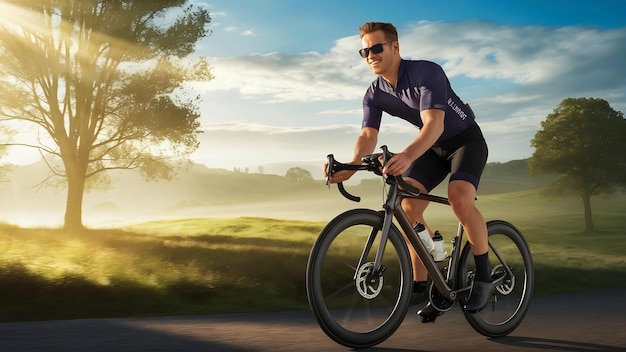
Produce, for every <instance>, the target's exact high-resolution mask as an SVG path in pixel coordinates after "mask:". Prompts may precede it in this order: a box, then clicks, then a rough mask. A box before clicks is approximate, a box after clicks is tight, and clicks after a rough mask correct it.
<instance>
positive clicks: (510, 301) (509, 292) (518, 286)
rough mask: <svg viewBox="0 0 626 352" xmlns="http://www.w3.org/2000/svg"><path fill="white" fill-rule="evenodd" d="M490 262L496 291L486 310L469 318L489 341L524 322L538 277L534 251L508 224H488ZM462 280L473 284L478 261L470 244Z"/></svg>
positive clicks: (466, 315) (460, 272)
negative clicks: (533, 255)
mask: <svg viewBox="0 0 626 352" xmlns="http://www.w3.org/2000/svg"><path fill="white" fill-rule="evenodd" d="M487 232H488V234H489V262H490V266H491V277H492V279H493V280H494V282H496V283H497V284H496V289H495V292H494V295H493V297H491V301H490V302H489V304H488V305H487V307H485V308H484V309H483V310H481V311H480V312H478V313H475V314H472V313H468V312H465V318H466V319H467V321H468V322H469V323H470V325H471V326H472V327H473V328H474V330H476V331H477V332H478V333H480V334H482V335H484V336H488V337H502V336H506V335H508V334H509V333H511V332H512V331H513V330H515V329H516V328H517V327H518V326H519V324H520V323H521V322H522V320H523V319H524V316H525V315H526V312H527V311H528V306H529V304H530V300H531V298H532V293H533V287H534V283H535V274H534V270H533V262H532V258H531V254H530V249H529V248H528V244H527V243H526V240H525V239H524V237H523V236H522V234H521V233H520V232H519V230H517V228H515V227H514V226H513V225H511V224H509V223H507V222H504V221H490V222H488V223H487ZM460 264H461V265H460V266H459V269H460V270H459V278H464V277H465V278H467V284H468V285H469V284H470V283H471V279H472V277H473V272H474V267H475V264H474V259H473V255H472V252H471V249H470V246H469V244H467V245H466V246H465V247H464V248H463V253H462V255H461V263H460Z"/></svg>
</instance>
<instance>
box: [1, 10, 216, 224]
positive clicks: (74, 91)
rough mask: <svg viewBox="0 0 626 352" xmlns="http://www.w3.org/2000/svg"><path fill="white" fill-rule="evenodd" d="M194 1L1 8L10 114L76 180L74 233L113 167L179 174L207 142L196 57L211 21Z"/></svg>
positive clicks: (202, 68)
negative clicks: (86, 203)
mask: <svg viewBox="0 0 626 352" xmlns="http://www.w3.org/2000/svg"><path fill="white" fill-rule="evenodd" d="M185 3H186V1H185V0H159V1H142V0H20V1H13V2H7V1H5V2H3V3H2V4H1V5H0V6H1V8H0V86H2V87H3V88H0V106H2V108H0V109H1V110H0V117H1V118H2V119H3V121H5V122H6V121H9V122H11V121H12V122H15V121H19V122H20V123H22V125H24V126H26V125H28V126H30V127H29V128H31V129H32V131H33V133H32V134H31V135H32V139H31V142H30V143H24V144H23V145H26V146H28V147H32V148H36V149H38V150H39V151H40V153H41V155H42V157H44V160H45V161H46V163H47V164H48V165H49V167H50V170H51V172H52V175H55V176H61V177H63V178H64V179H65V180H66V185H67V192H68V197H67V205H66V214H65V227H66V228H70V229H76V228H77V229H80V228H82V201H83V194H84V191H85V190H87V189H88V188H89V187H90V186H98V185H102V184H103V182H104V181H105V180H106V174H105V173H104V171H106V170H111V169H138V170H141V172H142V174H143V175H144V176H145V177H147V178H153V179H158V178H170V177H172V175H173V173H174V171H175V164H174V163H173V160H180V159H181V158H182V157H184V156H185V155H188V154H189V153H191V152H193V151H194V150H195V149H196V148H197V146H198V141H197V133H198V132H199V131H198V129H199V127H200V125H199V122H198V118H199V116H200V115H199V112H198V109H197V103H198V98H197V97H188V96H186V93H185V92H186V91H185V89H184V83H185V82H186V81H190V80H210V79H211V78H212V77H211V73H210V68H209V66H208V64H207V62H206V60H205V59H203V58H198V59H197V60H193V61H192V60H188V59H187V58H188V57H189V56H190V54H192V52H193V50H194V46H195V44H196V43H197V41H198V40H200V39H201V38H203V37H205V36H206V35H207V34H208V33H209V30H208V24H209V23H210V21H211V18H210V16H209V13H208V11H207V10H206V8H204V7H194V6H192V5H189V6H186V7H185Z"/></svg>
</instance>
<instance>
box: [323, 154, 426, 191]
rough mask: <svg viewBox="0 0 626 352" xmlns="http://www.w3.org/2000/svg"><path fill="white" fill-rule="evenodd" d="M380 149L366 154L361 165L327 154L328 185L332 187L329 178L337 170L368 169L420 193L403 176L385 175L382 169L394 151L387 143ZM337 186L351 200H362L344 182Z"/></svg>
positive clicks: (405, 188)
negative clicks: (351, 192)
mask: <svg viewBox="0 0 626 352" xmlns="http://www.w3.org/2000/svg"><path fill="white" fill-rule="evenodd" d="M380 149H381V150H382V153H375V154H370V155H366V156H364V157H363V158H362V159H361V161H362V162H363V163H362V164H360V165H354V164H344V163H341V162H339V161H337V160H335V157H334V156H333V154H329V155H328V156H327V158H328V165H327V167H326V185H327V186H328V187H329V188H330V183H329V179H330V177H331V176H332V174H333V173H334V172H335V171H341V170H355V171H360V170H366V171H370V172H373V173H375V174H376V175H379V176H382V177H384V178H385V179H386V181H387V182H388V183H394V182H397V184H398V185H400V186H401V187H402V188H403V189H404V190H406V191H408V192H410V193H414V194H417V195H418V194H420V191H419V189H417V188H416V187H413V186H412V185H410V184H408V183H407V182H406V181H404V179H403V178H402V176H397V177H396V176H390V175H385V174H383V173H382V171H381V170H382V169H383V167H384V166H385V164H387V160H389V158H391V156H393V153H391V152H390V151H389V150H388V148H387V146H386V145H383V146H382V147H380ZM337 187H338V188H339V192H341V194H342V195H343V196H344V197H346V198H348V199H349V200H351V201H354V202H360V201H361V197H357V196H354V195H352V194H350V193H349V192H348V191H346V188H345V187H344V185H343V182H338V183H337Z"/></svg>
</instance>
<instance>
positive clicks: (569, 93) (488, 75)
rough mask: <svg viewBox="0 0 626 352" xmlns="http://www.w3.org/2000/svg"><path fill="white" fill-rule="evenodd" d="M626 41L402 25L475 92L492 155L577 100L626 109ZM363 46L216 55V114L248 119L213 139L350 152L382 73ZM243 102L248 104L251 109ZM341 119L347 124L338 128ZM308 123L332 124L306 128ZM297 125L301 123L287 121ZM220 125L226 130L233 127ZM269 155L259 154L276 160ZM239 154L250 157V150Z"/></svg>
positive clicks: (422, 52)
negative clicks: (367, 94) (368, 95)
mask: <svg viewBox="0 0 626 352" xmlns="http://www.w3.org/2000/svg"><path fill="white" fill-rule="evenodd" d="M624 43H626V28H621V29H614V30H599V29H595V28H588V27H562V28H553V27H511V26H500V25H496V24H493V23H488V22H479V21H473V22H460V23H430V22H421V23H418V24H415V25H414V26H412V27H409V28H405V29H400V45H401V53H402V55H403V56H404V57H405V58H414V59H428V60H433V61H436V62H438V63H440V64H442V66H443V67H444V68H445V70H446V72H447V74H448V76H449V77H450V78H451V81H452V83H453V86H454V87H455V90H457V92H458V93H459V94H460V95H461V97H462V98H463V97H466V96H471V104H472V108H473V109H474V111H475V112H476V113H477V116H478V120H479V123H480V125H481V126H482V128H483V131H484V133H485V136H486V137H487V138H488V142H489V143H490V149H491V150H492V151H493V152H492V153H491V154H490V161H494V159H495V161H506V160H507V158H509V159H508V160H510V158H522V157H528V156H529V155H530V153H529V140H530V139H531V138H532V137H533V136H534V133H535V132H536V131H537V130H538V129H539V127H540V125H539V123H540V121H542V120H543V119H545V117H546V116H547V114H549V113H551V112H552V110H553V109H554V108H555V107H556V106H557V105H558V104H559V103H560V102H561V101H562V100H563V99H565V98H567V97H580V96H587V97H590V96H593V97H599V98H603V99H607V100H608V101H609V103H610V104H611V106H613V107H614V108H615V109H618V110H619V109H620V108H621V109H622V111H623V109H624V108H626V94H625V93H624V92H626V65H624V64H623V58H624V57H626V45H624ZM359 47H360V40H359V38H358V36H349V37H344V38H340V39H338V40H337V41H336V42H335V43H334V45H333V46H332V47H331V48H330V49H329V50H328V51H327V52H306V53H299V54H293V55H287V54H281V53H277V52H273V53H263V54H252V55H245V56H239V57H230V58H226V57H213V58H211V59H210V60H211V63H212V65H213V67H214V73H215V76H216V79H215V80H214V81H211V82H208V83H206V84H201V85H196V88H197V89H198V90H199V92H201V94H203V95H204V96H206V97H212V96H219V97H220V100H219V101H217V100H213V101H212V103H211V104H212V105H211V108H212V110H211V116H215V118H218V121H225V120H229V119H230V121H233V120H238V121H240V122H238V123H239V125H235V124H233V125H230V126H231V128H232V130H230V132H232V134H230V132H229V133H219V136H218V135H215V134H211V135H212V136H213V138H215V140H225V138H228V142H229V143H244V144H245V141H251V142H249V143H261V144H263V145H265V146H266V147H269V148H270V149H271V148H279V149H280V148H284V150H281V151H280V152H279V151H278V150H279V149H273V150H275V151H276V154H278V155H283V156H284V154H292V155H293V157H294V158H295V157H297V155H300V156H302V157H304V156H305V155H309V157H311V155H318V154H319V155H325V154H324V153H327V152H328V150H326V151H321V150H317V149H319V147H320V146H322V147H323V148H322V149H325V148H331V149H334V150H337V149H341V148H346V149H345V150H346V151H348V154H349V153H350V152H351V150H352V143H353V142H354V138H355V137H356V132H355V131H357V130H358V128H359V126H360V116H361V111H360V108H361V99H362V97H363V93H364V91H365V89H366V87H367V86H368V85H369V84H370V82H371V81H372V80H373V79H374V76H373V75H372V73H371V72H370V71H369V69H368V68H367V66H366V65H365V63H364V62H363V60H362V59H360V58H359V57H358V55H357V50H358V49H359ZM227 96H228V98H225V97H227ZM231 98H232V99H233V100H228V99H231ZM241 99H244V100H245V101H243V102H242V100H241ZM240 105H247V106H248V107H247V108H246V109H245V111H244V109H243V108H242V107H241V106H240ZM235 110H237V111H241V113H239V114H238V113H236V112H234V111H235ZM298 111H302V113H301V114H298ZM298 115H303V116H298ZM342 116H343V118H342ZM210 118H211V117H209V120H210ZM339 119H342V120H341V121H342V123H343V122H345V123H346V125H342V126H343V127H342V128H341V129H334V127H335V126H338V125H336V124H334V122H335V121H339ZM329 122H330V124H328V123H329ZM306 124H309V125H315V126H324V124H326V126H327V127H325V128H319V127H309V128H308V127H302V125H306ZM348 124H349V125H348ZM295 125H298V126H301V127H298V128H294V127H285V126H295ZM347 126H351V127H350V128H347ZM212 127H215V128H217V127H219V128H217V130H219V131H224V129H225V128H226V125H223V126H216V125H213V126H212ZM348 132H349V133H348ZM383 132H384V133H385V136H384V138H385V139H381V142H382V143H386V144H389V143H388V141H389V140H393V141H394V142H395V141H396V140H397V141H399V142H397V145H398V147H397V148H402V146H400V145H401V144H402V143H405V142H408V141H410V140H411V139H412V138H414V137H415V134H416V130H415V129H411V128H410V126H409V128H407V125H406V123H404V122H403V121H400V120H395V119H391V118H388V117H386V118H385V121H384V123H383V130H381V135H382V133H383ZM347 135H349V137H346V136H347ZM235 136H239V137H237V138H236V137H235ZM294 136H295V137H294ZM324 136H326V137H325V138H324ZM390 137H392V138H390ZM264 138H265V139H264ZM237 141H239V142H237ZM252 141H254V142H252ZM207 143H210V141H207ZM225 145H228V144H225ZM231 145H232V144H231ZM340 146H341V148H339V147H340ZM397 148H396V149H397ZM342 150H343V149H342ZM269 154H271V153H269ZM269 154H267V153H265V154H264V155H263V156H262V157H259V156H257V157H256V160H257V161H258V163H260V159H262V158H270V157H274V156H273V155H272V156H270V155H269ZM238 157H241V158H244V157H245V152H242V153H241V155H239V156H238ZM348 157H349V156H348ZM290 160H291V159H290ZM238 165H242V163H239V164H238Z"/></svg>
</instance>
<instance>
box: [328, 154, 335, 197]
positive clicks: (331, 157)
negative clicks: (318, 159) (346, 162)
mask: <svg viewBox="0 0 626 352" xmlns="http://www.w3.org/2000/svg"><path fill="white" fill-rule="evenodd" d="M326 158H327V159H328V166H326V187H328V189H330V176H331V175H332V173H333V165H334V164H335V156H334V155H333V154H328V155H327V156H326Z"/></svg>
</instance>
